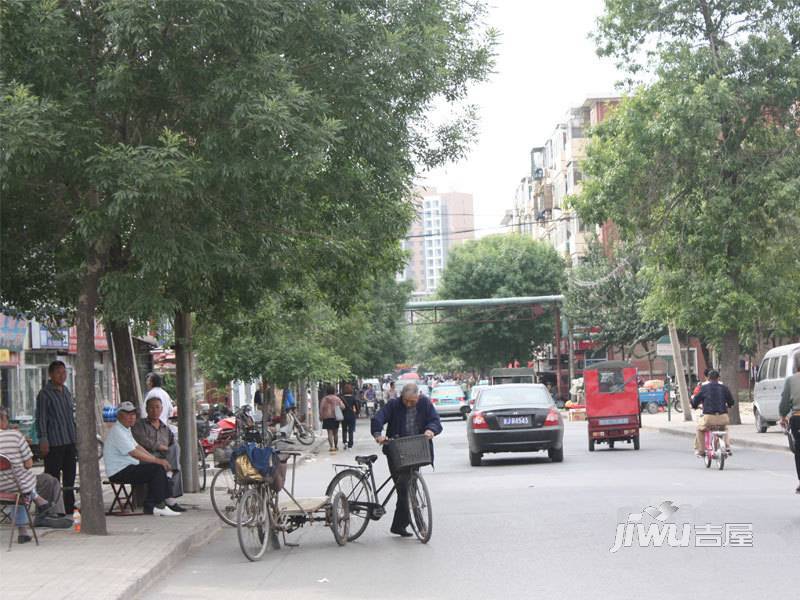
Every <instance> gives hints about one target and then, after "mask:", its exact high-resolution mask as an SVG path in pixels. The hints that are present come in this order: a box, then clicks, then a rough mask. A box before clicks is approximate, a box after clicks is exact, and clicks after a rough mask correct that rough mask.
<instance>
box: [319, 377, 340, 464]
mask: <svg viewBox="0 0 800 600" xmlns="http://www.w3.org/2000/svg"><path fill="white" fill-rule="evenodd" d="M337 409H338V414H337ZM338 416H341V417H342V419H343V418H344V402H342V399H341V398H339V396H337V395H336V389H335V388H334V387H333V386H332V385H327V386H325V396H324V397H323V398H322V400H320V403H319V418H320V419H322V428H323V429H325V430H326V431H327V432H328V446H329V448H328V451H329V452H336V451H337V450H338V449H339V423H340V422H341V420H342V419H339V418H337V417H338Z"/></svg>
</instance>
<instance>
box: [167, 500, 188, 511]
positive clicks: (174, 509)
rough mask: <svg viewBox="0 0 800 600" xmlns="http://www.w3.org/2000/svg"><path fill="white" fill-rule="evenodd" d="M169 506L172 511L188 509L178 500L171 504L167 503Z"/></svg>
mask: <svg viewBox="0 0 800 600" xmlns="http://www.w3.org/2000/svg"><path fill="white" fill-rule="evenodd" d="M167 508H168V509H170V510H171V511H174V512H186V511H187V510H188V509H186V508H184V507H182V506H181V505H180V504H178V503H177V502H176V503H175V504H173V505H171V506H170V505H169V504H167Z"/></svg>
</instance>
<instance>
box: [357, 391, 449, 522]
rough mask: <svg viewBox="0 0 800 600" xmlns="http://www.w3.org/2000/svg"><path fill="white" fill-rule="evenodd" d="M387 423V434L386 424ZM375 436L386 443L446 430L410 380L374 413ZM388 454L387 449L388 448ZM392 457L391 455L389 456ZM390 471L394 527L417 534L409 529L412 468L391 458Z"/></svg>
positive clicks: (431, 434)
mask: <svg viewBox="0 0 800 600" xmlns="http://www.w3.org/2000/svg"><path fill="white" fill-rule="evenodd" d="M384 426H386V435H384V434H383V428H384ZM371 431H372V436H373V437H374V438H375V441H376V442H377V443H378V444H381V445H383V444H385V443H386V442H388V441H389V440H390V439H391V438H395V437H405V436H408V435H420V434H424V435H425V436H427V437H428V439H429V440H430V439H433V436H435V435H439V434H440V433H441V432H442V422H441V420H440V419H439V414H438V413H437V412H436V409H435V408H434V407H433V404H432V403H431V401H430V400H429V399H428V398H426V397H425V396H421V395H420V393H419V388H418V387H417V384H416V383H408V384H406V385H405V386H404V387H403V391H402V392H401V393H400V397H399V398H394V399H392V400H389V402H387V403H386V405H385V406H384V407H383V408H381V409H380V410H379V411H378V412H377V413H376V414H375V416H374V417H372V429H371ZM384 454H386V449H385V448H384ZM387 459H388V456H387ZM389 472H390V473H391V474H392V479H393V480H394V485H395V488H396V490H397V504H396V506H395V509H394V519H393V520H392V527H391V529H390V531H391V532H392V533H394V534H396V535H399V536H402V537H410V536H411V535H413V534H412V533H411V532H409V531H408V526H409V525H410V524H411V515H410V514H409V507H408V476H409V471H408V470H398V469H395V468H394V465H392V462H391V461H389Z"/></svg>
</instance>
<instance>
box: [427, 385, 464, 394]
mask: <svg viewBox="0 0 800 600" xmlns="http://www.w3.org/2000/svg"><path fill="white" fill-rule="evenodd" d="M463 394H464V392H463V391H461V388H460V387H458V386H457V385H440V386H439V387H437V388H436V389H434V390H433V395H434V396H461V395H463Z"/></svg>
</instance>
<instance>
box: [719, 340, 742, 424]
mask: <svg viewBox="0 0 800 600" xmlns="http://www.w3.org/2000/svg"><path fill="white" fill-rule="evenodd" d="M719 365H720V379H722V382H723V383H724V384H725V385H727V386H728V389H729V390H730V391H731V394H733V408H732V409H730V410H729V411H728V413H729V416H730V419H731V425H741V424H742V417H741V415H740V414H739V377H738V375H739V334H738V333H737V332H736V331H733V330H732V331H728V332H727V333H726V334H725V335H724V336H723V338H722V346H721V348H720V356H719Z"/></svg>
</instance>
